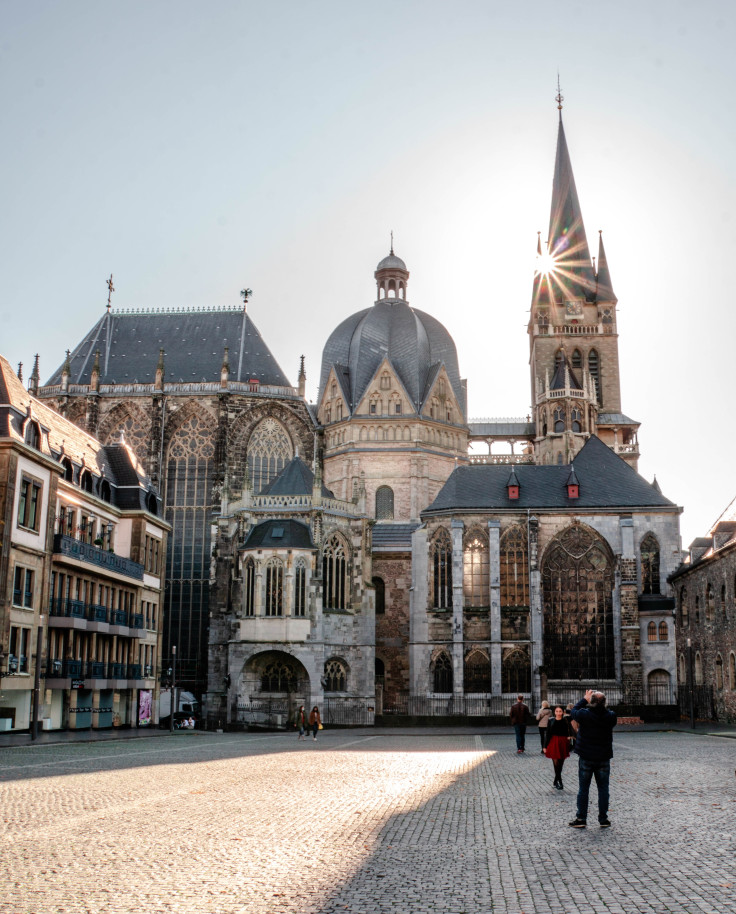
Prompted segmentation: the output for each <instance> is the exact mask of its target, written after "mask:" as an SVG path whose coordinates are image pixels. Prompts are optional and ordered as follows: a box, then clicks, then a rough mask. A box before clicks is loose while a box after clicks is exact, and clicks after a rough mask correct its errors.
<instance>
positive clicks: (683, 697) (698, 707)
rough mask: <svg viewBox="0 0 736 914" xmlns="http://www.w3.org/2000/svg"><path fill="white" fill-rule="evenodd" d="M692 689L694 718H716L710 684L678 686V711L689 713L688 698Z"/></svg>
mask: <svg viewBox="0 0 736 914" xmlns="http://www.w3.org/2000/svg"><path fill="white" fill-rule="evenodd" d="M691 690H692V707H693V716H694V717H695V720H717V719H718V714H717V711H716V702H715V695H714V693H713V686H712V685H694V686H688V685H687V684H685V685H681V686H680V687H679V690H678V691H679V696H680V711H681V713H682V714H689V713H690V700H691Z"/></svg>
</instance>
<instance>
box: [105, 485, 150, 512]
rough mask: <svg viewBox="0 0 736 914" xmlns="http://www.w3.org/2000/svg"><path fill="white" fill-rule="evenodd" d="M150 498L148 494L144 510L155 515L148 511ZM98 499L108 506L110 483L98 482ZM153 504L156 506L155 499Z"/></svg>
mask: <svg viewBox="0 0 736 914" xmlns="http://www.w3.org/2000/svg"><path fill="white" fill-rule="evenodd" d="M150 497H151V496H150V494H149V495H148V496H147V497H146V509H147V510H148V511H149V513H151V514H155V513H156V512H155V511H151V510H150V502H149V498H150ZM100 498H101V499H102V500H103V501H106V502H108V504H109V502H110V500H111V498H112V494H111V491H110V483H109V482H108V481H107V480H106V479H103V480H102V481H101V482H100ZM153 503H154V505H155V504H156V499H155V498H154V499H153Z"/></svg>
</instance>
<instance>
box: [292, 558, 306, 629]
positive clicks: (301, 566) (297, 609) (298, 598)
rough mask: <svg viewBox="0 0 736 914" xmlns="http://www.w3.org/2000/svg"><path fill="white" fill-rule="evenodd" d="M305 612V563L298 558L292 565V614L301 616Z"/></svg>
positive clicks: (304, 614)
mask: <svg viewBox="0 0 736 914" xmlns="http://www.w3.org/2000/svg"><path fill="white" fill-rule="evenodd" d="M306 614H307V565H306V562H304V560H303V559H299V560H298V561H297V563H296V565H295V567H294V615H295V616H299V617H301V618H303V617H304V616H306Z"/></svg>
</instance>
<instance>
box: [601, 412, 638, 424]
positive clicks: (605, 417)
mask: <svg viewBox="0 0 736 914" xmlns="http://www.w3.org/2000/svg"><path fill="white" fill-rule="evenodd" d="M598 425H636V426H639V425H641V422H637V421H636V419H629V417H628V416H625V415H624V414H623V413H598Z"/></svg>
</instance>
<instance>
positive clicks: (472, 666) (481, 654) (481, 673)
mask: <svg viewBox="0 0 736 914" xmlns="http://www.w3.org/2000/svg"><path fill="white" fill-rule="evenodd" d="M463 689H464V691H465V694H466V695H467V694H469V693H471V692H472V693H476V694H477V693H478V692H491V691H493V685H492V682H491V661H490V660H489V659H488V655H487V654H486V653H485V651H481V650H478V649H477V648H476V649H475V650H472V651H471V652H470V653H469V654H468V656H467V657H466V658H465V664H464V667H463Z"/></svg>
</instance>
